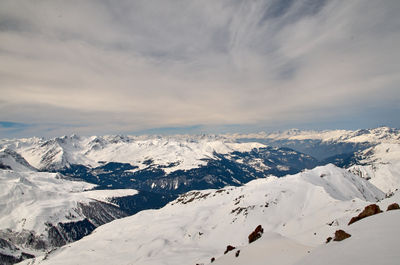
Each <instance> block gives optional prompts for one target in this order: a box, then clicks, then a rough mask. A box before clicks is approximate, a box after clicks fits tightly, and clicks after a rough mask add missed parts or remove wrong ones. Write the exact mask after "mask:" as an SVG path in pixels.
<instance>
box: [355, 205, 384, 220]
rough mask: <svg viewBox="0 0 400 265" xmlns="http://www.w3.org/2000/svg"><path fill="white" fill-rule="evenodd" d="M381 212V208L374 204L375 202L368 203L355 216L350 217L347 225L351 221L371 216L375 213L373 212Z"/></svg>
mask: <svg viewBox="0 0 400 265" xmlns="http://www.w3.org/2000/svg"><path fill="white" fill-rule="evenodd" d="M381 212H382V211H381V209H380V208H379V206H378V205H376V204H371V205H368V206H366V207H365V208H364V210H363V211H362V212H361V213H360V214H359V215H358V216H355V217H353V218H351V220H350V222H349V224H348V225H351V224H352V223H354V222H357V221H359V220H361V219H363V218H365V217H368V216H371V215H375V214H378V213H381Z"/></svg>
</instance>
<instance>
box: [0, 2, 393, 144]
mask: <svg viewBox="0 0 400 265" xmlns="http://www.w3.org/2000/svg"><path fill="white" fill-rule="evenodd" d="M399 14H400V1H398V0H382V1H365V0H352V1H343V0H212V1H211V0H210V1H207V0H191V1H188V0H152V1H148V0H135V1H130V0H120V1H112V0H110V1H106V0H93V1H90V0H87V1H76V0H69V1H65V0H64V1H57V0H49V1H45V0H37V1H23V0H21V1H15V0H2V1H0V137H1V138H15V137H30V136H43V137H52V136H61V135H69V134H72V133H76V134H79V135H103V134H153V133H156V134H175V133H226V132H241V133H243V132H258V131H274V130H283V129H289V128H300V129H320V130H321V129H357V128H373V127H378V126H383V125H385V126H389V127H395V128H399V127H400V115H399V113H400V87H399V84H400V82H399V81H400V52H399V47H400V17H399Z"/></svg>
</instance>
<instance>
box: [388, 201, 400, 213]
mask: <svg viewBox="0 0 400 265" xmlns="http://www.w3.org/2000/svg"><path fill="white" fill-rule="evenodd" d="M399 209H400V206H399V205H398V204H397V203H392V204H391V205H389V206H388V207H387V210H386V211H392V210H399Z"/></svg>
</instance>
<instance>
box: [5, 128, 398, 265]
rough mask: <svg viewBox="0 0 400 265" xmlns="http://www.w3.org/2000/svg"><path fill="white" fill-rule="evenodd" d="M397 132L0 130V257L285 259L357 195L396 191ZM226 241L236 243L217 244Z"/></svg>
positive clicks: (316, 238)
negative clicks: (6, 133) (25, 133)
mask: <svg viewBox="0 0 400 265" xmlns="http://www.w3.org/2000/svg"><path fill="white" fill-rule="evenodd" d="M399 144H400V131H399V130H397V129H391V128H387V127H381V128H375V129H369V130H358V131H344V130H335V131H323V132H317V131H300V130H289V131H286V132H279V133H272V134H267V133H259V134H248V135H243V134H231V135H200V136H188V135H179V136H167V137H166V136H163V137H162V136H91V137H86V136H77V135H72V136H63V137H57V138H53V139H44V138H26V139H3V140H0V182H1V186H2V187H5V188H3V189H2V191H1V193H0V204H1V205H2V207H1V210H0V212H1V215H0V258H1V261H2V262H3V263H4V264H13V263H16V262H20V261H22V260H24V259H28V260H27V261H26V262H28V263H26V264H36V263H40V264H79V262H78V260H79V259H80V260H83V259H84V260H85V262H84V263H85V264H91V263H99V264H103V263H104V264H105V263H106V262H108V264H110V263H111V264H117V263H118V264H180V263H188V262H189V264H190V263H192V264H196V263H198V264H200V263H203V264H208V263H209V262H211V258H214V261H215V262H216V264H228V263H229V264H240V263H235V262H238V261H239V260H241V258H240V259H237V257H235V255H233V254H232V253H236V252H237V251H238V250H240V252H241V253H242V254H243V256H242V257H245V256H246V255H248V254H244V253H255V252H256V249H257V248H261V247H263V246H264V245H265V247H266V246H269V247H278V246H281V245H282V246H291V247H290V249H287V251H290V252H291V253H292V252H293V253H298V255H297V256H296V255H295V256H293V257H292V259H290V260H291V261H290V262H289V263H287V264H294V262H295V261H296V262H298V261H300V260H301V259H302V258H307V257H306V256H311V255H305V254H308V251H312V252H314V249H315V250H316V251H317V249H319V248H320V246H321V245H323V243H324V240H326V238H327V237H328V236H329V235H331V234H332V233H333V232H334V230H335V229H336V230H337V229H340V228H343V229H346V228H347V227H346V221H347V219H349V218H350V217H352V216H353V215H355V214H356V213H357V212H358V211H359V210H360V209H361V208H363V207H364V206H366V205H367V204H369V203H376V202H378V204H380V205H386V204H388V202H389V201H390V200H392V201H393V202H394V199H393V198H395V199H396V198H398V191H397V189H398V188H399V186H400V146H399ZM385 197H390V198H386V199H385ZM151 209H152V210H151ZM386 215H388V214H386V213H385V216H386ZM392 215H393V216H394V217H393V218H397V217H396V216H398V215H396V214H390V216H392ZM128 216H130V217H128ZM120 218H122V219H120ZM388 218H389V217H382V218H381V217H379V218H378V219H379V220H381V219H382V222H389V223H390V222H392V221H387V220H386V219H388ZM116 219H119V220H116ZM258 225H261V226H262V227H263V231H264V235H263V236H262V239H261V240H260V241H259V242H255V245H249V244H248V243H246V239H247V235H248V234H249V233H250V232H251V230H254V228H256V227H257V226H258ZM93 231H94V233H93ZM311 231H312V232H311ZM89 234H91V235H89ZM361 234H362V232H361ZM75 241H76V242H75ZM72 242H75V243H72ZM335 244H336V243H335ZM64 245H65V247H62V246H64ZM228 245H233V246H235V247H236V248H237V249H236V252H235V251H233V252H232V253H230V254H229V255H223V253H222V252H223V250H224V248H226V247H227V246H228ZM253 246H254V247H253ZM60 247H61V248H60ZM329 247H330V246H329ZM128 250H129V251H128ZM304 251H305V252H304ZM318 251H319V250H318ZM321 251H322V252H323V251H325V250H321ZM89 252H90V253H92V252H93V253H92V254H91V255H89V254H87V253H89ZM111 252H113V253H114V255H112V254H111ZM71 253H75V254H76V255H73V254H71ZM221 253H222V254H221ZM277 253H279V251H278V252H277ZM231 254H232V255H231ZM255 255H256V254H255ZM260 255H261V253H260ZM34 256H36V257H37V258H34V259H33V260H32V259H29V258H33V257H34ZM73 256H74V257H73ZM231 256H232V260H230V257H231ZM256 256H257V255H256ZM261 256H262V255H261ZM289 256H290V255H289ZM315 257H318V255H317V254H315ZM276 258H277V260H279V257H278V256H276ZM75 259H76V260H75ZM74 261H75V262H74ZM77 262H78V263H77ZM241 262H242V263H243V262H244V261H241ZM310 262H315V261H310ZM254 264H256V263H254ZM275 264H284V263H282V260H281V261H280V262H275ZM388 264H390V263H388Z"/></svg>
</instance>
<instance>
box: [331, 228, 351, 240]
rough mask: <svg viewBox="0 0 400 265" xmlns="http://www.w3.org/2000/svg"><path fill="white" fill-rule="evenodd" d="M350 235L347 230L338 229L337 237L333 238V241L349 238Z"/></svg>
mask: <svg viewBox="0 0 400 265" xmlns="http://www.w3.org/2000/svg"><path fill="white" fill-rule="evenodd" d="M349 237H351V235H350V234H348V233H346V232H345V231H343V230H337V231H336V232H335V237H334V238H333V241H342V240H345V239H346V238H349Z"/></svg>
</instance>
